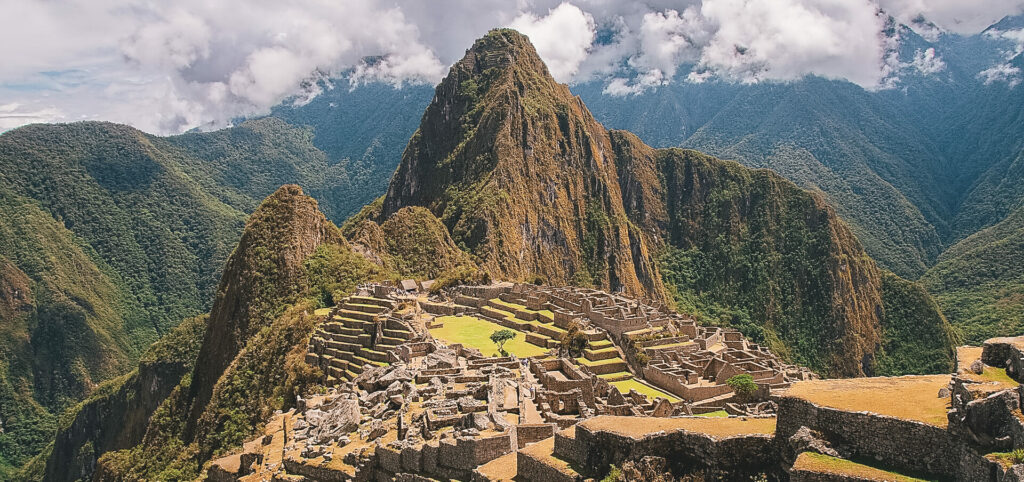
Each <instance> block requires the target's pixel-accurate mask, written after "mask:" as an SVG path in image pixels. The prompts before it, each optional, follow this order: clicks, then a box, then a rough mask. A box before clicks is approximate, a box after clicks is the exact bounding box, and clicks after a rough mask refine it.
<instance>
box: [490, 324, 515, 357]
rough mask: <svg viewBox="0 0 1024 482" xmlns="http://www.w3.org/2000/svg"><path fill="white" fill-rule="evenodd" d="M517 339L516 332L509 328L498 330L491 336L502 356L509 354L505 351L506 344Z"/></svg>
mask: <svg viewBox="0 0 1024 482" xmlns="http://www.w3.org/2000/svg"><path fill="white" fill-rule="evenodd" d="M515 337H516V332H514V331H512V330H510V329H508V328H504V329H501V330H497V331H495V332H494V333H491V336H490V338H491V341H493V342H494V344H495V345H498V353H500V354H501V356H508V352H507V351H505V342H506V341H509V340H511V339H513V338H515Z"/></svg>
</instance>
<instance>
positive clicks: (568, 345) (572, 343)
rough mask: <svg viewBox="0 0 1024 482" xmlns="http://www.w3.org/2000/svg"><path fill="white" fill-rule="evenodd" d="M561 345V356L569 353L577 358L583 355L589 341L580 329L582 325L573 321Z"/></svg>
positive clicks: (563, 336)
mask: <svg viewBox="0 0 1024 482" xmlns="http://www.w3.org/2000/svg"><path fill="white" fill-rule="evenodd" d="M560 341H561V345H560V347H559V350H558V351H559V354H562V353H568V354H569V356H570V357H573V358H576V357H578V356H580V355H582V354H583V349H584V348H586V347H587V344H588V343H589V341H587V335H586V334H584V333H583V330H582V329H581V328H580V324H579V322H577V321H573V322H572V323H570V324H569V328H568V329H567V330H566V331H565V333H564V334H563V335H562V339H561V340H560Z"/></svg>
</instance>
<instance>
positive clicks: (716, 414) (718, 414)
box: [697, 410, 729, 418]
mask: <svg viewBox="0 0 1024 482" xmlns="http://www.w3.org/2000/svg"><path fill="white" fill-rule="evenodd" d="M697 416H698V417H708V418H726V417H728V416H729V412H726V411H725V410H715V411H714V412H707V413H702V414H699V415H697Z"/></svg>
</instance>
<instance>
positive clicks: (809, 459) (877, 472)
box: [793, 452, 925, 482]
mask: <svg viewBox="0 0 1024 482" xmlns="http://www.w3.org/2000/svg"><path fill="white" fill-rule="evenodd" d="M793 470H797V471H806V472H813V473H816V474H828V475H836V476H840V477H842V478H843V480H847V478H849V479H855V480H878V481H893V482H924V481H925V479H918V478H915V477H910V476H906V475H903V474H900V473H897V472H890V471H888V470H884V469H880V468H877V467H872V466H870V465H865V464H860V463H857V462H853V461H850V460H845V459H840V458H836V457H830V456H828V455H822V454H819V453H816V452H804V453H802V454H800V456H799V457H797V458H796V462H795V463H794V464H793Z"/></svg>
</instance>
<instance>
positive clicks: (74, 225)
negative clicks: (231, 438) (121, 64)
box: [0, 89, 415, 471]
mask: <svg viewBox="0 0 1024 482" xmlns="http://www.w3.org/2000/svg"><path fill="white" fill-rule="evenodd" d="M342 90H344V89H342ZM413 103H414V104H415V102H413ZM377 110H378V111H383V110H385V109H379V108H378V109H377ZM409 122H415V120H414V119H413V120H411V121H409ZM368 129H369V130H370V131H372V130H374V128H373V127H368ZM314 130H317V129H306V128H296V127H293V126H289V125H288V124H286V123H284V122H282V121H281V120H279V119H275V118H267V119H261V120H256V121H248V122H245V123H243V124H241V125H239V126H238V127H234V128H231V129H225V130H221V131H216V132H210V133H198V132H196V133H189V134H184V135H181V136H174V137H166V138H164V137H156V136H150V135H146V134H144V133H142V132H139V131H137V130H135V129H132V128H129V127H126V126H121V125H115V124H109V123H97V122H83V123H73V124H62V125H32V126H26V127H23V128H19V129H15V130H12V131H9V132H6V133H4V134H3V135H0V257H3V258H6V259H7V260H8V261H9V263H10V264H12V265H13V268H9V270H10V271H12V272H13V271H14V270H15V269H16V270H18V271H21V272H23V273H25V274H26V275H27V276H28V278H29V279H30V286H28V290H29V291H31V303H29V305H30V306H31V308H30V309H27V310H25V311H23V312H19V313H22V314H21V315H19V316H18V317H17V320H18V321H17V322H16V323H12V324H10V325H8V327H5V330H6V328H10V329H9V330H6V331H3V332H0V337H3V338H2V340H0V341H3V343H2V345H3V346H4V347H5V348H4V350H5V351H6V353H5V354H6V355H7V357H6V359H7V360H8V361H7V362H5V364H4V365H3V366H0V419H3V420H4V425H5V431H4V434H2V435H0V444H4V443H7V444H8V445H7V447H8V448H9V449H7V450H4V451H3V454H4V456H2V457H0V471H2V470H6V469H5V467H11V466H16V465H18V464H20V463H23V462H24V461H25V460H26V458H27V457H30V456H32V455H34V454H35V453H38V452H39V451H40V450H41V449H42V448H43V447H44V446H45V444H46V439H47V438H49V437H47V436H44V435H43V434H44V433H47V432H52V429H53V425H52V423H51V422H48V421H47V420H48V419H50V418H51V417H52V416H53V414H56V413H60V412H61V411H62V410H64V409H65V408H66V407H68V406H70V405H72V404H74V403H76V402H78V401H80V400H82V399H83V398H84V397H86V396H87V395H89V394H90V393H91V391H92V390H93V389H94V387H96V386H97V385H98V384H99V383H100V382H101V381H103V380H106V379H110V378H113V377H116V376H118V375H122V374H124V373H126V372H128V371H129V370H130V369H131V367H132V366H133V365H134V363H135V362H136V361H137V360H138V357H139V356H140V355H141V353H142V352H143V351H144V350H145V348H146V347H147V346H149V345H150V344H151V343H153V342H154V341H155V340H157V339H158V338H159V337H161V336H162V335H164V334H166V333H168V332H169V331H171V329H172V328H173V327H175V326H176V325H177V324H178V323H179V322H180V321H181V320H183V319H186V318H189V317H192V316H195V315H197V314H199V313H201V312H205V311H207V310H209V309H210V302H211V301H212V300H213V297H214V291H215V289H216V286H217V285H216V283H217V280H218V277H219V275H220V272H221V269H222V268H223V266H224V262H225V260H226V259H227V257H228V255H229V254H230V252H231V249H232V247H233V246H234V245H235V243H236V242H237V240H238V236H239V234H240V233H241V230H242V227H243V223H244V220H245V217H246V214H247V213H249V212H252V211H253V210H254V209H255V207H256V205H257V204H258V203H259V202H260V200H261V199H263V198H264V197H265V196H267V195H268V194H270V193H271V192H273V191H274V190H275V189H277V188H278V187H279V186H280V185H282V184H287V183H301V184H302V185H303V186H304V187H306V188H307V189H308V190H309V192H311V193H313V194H315V195H316V196H317V197H318V198H319V199H320V200H321V201H322V206H323V209H324V210H325V211H327V212H328V213H329V215H331V216H333V217H335V218H336V219H341V218H344V217H345V216H348V215H349V214H351V213H353V212H354V211H355V210H356V209H358V208H359V207H360V206H362V205H363V204H365V203H366V202H368V201H370V200H372V198H373V196H375V195H376V194H377V193H375V192H373V190H372V189H371V190H366V189H362V187H363V186H367V185H371V186H372V185H376V186H380V187H381V188H382V187H383V186H384V185H385V184H386V181H387V179H388V177H389V176H390V173H391V171H392V169H393V167H394V162H395V160H394V159H390V160H387V161H376V160H374V159H373V157H372V155H371V154H370V152H369V150H367V149H366V148H365V147H363V148H362V149H360V150H361V151H365V152H367V156H368V157H367V158H366V159H364V160H363V161H361V162H350V161H349V160H348V159H344V158H342V157H335V158H333V159H330V160H329V159H328V157H327V156H325V154H324V152H322V151H320V150H319V149H317V147H316V146H315V145H314V144H315V142H314V141H316V139H315V138H314V136H313V134H312V132H313V131H314ZM317 131H319V130H317ZM327 131H328V130H323V132H327ZM329 131H330V132H336V130H334V129H330V130H329ZM403 131H404V129H403ZM405 135H407V134H401V136H402V137H404V136H405ZM342 137H345V138H347V139H349V142H350V147H352V148H357V149H358V147H357V145H358V143H359V142H361V140H360V139H359V138H357V137H356V136H342ZM323 140H324V139H319V141H323ZM379 140H380V139H378V141H379ZM319 141H318V142H319ZM368 142H370V143H372V142H373V141H368ZM328 144H329V143H328ZM321 145H326V144H321ZM378 152H380V153H383V151H380V150H378ZM357 186H358V187H359V188H356V187H357ZM322 298H324V299H326V298H327V296H326V295H325V296H322ZM30 367H36V368H35V370H32V369H31V368H30ZM4 387H7V388H4ZM15 387H16V388H15ZM15 400H17V402H15ZM22 422H24V423H22ZM3 440H6V441H7V442H4V441H3Z"/></svg>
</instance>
